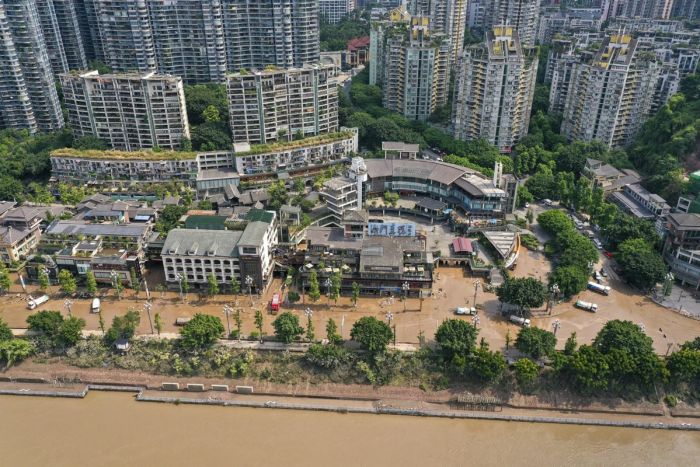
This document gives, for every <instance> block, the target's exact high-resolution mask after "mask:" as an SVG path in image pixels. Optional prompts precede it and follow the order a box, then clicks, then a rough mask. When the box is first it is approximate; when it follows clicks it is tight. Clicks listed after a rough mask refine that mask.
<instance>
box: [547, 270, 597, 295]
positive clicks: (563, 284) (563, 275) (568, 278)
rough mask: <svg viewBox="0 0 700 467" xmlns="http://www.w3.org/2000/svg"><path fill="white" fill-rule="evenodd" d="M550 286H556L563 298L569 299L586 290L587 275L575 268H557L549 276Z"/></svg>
mask: <svg viewBox="0 0 700 467" xmlns="http://www.w3.org/2000/svg"><path fill="white" fill-rule="evenodd" d="M549 283H550V284H557V286H558V287H559V290H560V292H561V293H562V294H563V295H564V297H571V296H573V295H576V294H577V293H579V292H580V291H582V290H585V289H586V284H588V274H587V273H586V271H585V270H583V269H581V268H579V267H576V266H559V267H556V268H555V269H554V271H553V272H552V273H551V274H550V276H549Z"/></svg>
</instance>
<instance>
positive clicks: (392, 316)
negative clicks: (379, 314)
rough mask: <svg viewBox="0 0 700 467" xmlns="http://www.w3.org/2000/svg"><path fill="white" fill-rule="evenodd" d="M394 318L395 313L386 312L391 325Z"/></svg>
mask: <svg viewBox="0 0 700 467" xmlns="http://www.w3.org/2000/svg"><path fill="white" fill-rule="evenodd" d="M393 319H394V313H392V312H389V313H387V314H386V320H387V321H388V322H389V326H391V320H393Z"/></svg>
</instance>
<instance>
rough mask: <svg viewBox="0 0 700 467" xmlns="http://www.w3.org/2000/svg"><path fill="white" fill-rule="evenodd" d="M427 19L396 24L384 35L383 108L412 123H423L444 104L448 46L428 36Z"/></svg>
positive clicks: (445, 40) (441, 36)
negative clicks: (407, 24)
mask: <svg viewBox="0 0 700 467" xmlns="http://www.w3.org/2000/svg"><path fill="white" fill-rule="evenodd" d="M431 31H432V30H431V26H430V18H428V17H417V16H414V17H412V18H411V21H410V27H409V28H408V29H407V28H406V26H405V25H404V24H403V23H395V24H394V25H393V26H391V27H390V28H389V29H387V30H386V31H385V33H384V34H383V38H384V40H385V42H384V44H383V46H382V49H383V56H382V57H378V60H382V61H383V63H382V65H381V69H382V73H383V77H382V80H381V83H382V89H383V91H384V92H383V105H384V107H386V108H387V109H390V110H393V111H394V112H399V113H401V114H402V115H403V116H404V117H406V118H408V119H411V120H420V121H425V120H427V119H428V117H429V116H430V115H431V114H432V113H433V112H435V110H437V108H438V107H440V106H442V105H445V103H446V102H447V92H448V84H449V63H450V53H451V48H450V47H451V45H450V40H449V38H448V37H447V36H445V35H444V34H435V35H433V34H432V32H431Z"/></svg>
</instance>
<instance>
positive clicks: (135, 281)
mask: <svg viewBox="0 0 700 467" xmlns="http://www.w3.org/2000/svg"><path fill="white" fill-rule="evenodd" d="M129 280H130V281H131V288H132V289H134V292H135V294H136V295H138V294H139V292H140V291H141V281H140V280H139V278H138V276H137V275H136V269H134V268H131V269H129Z"/></svg>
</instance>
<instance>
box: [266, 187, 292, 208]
mask: <svg viewBox="0 0 700 467" xmlns="http://www.w3.org/2000/svg"><path fill="white" fill-rule="evenodd" d="M267 194H268V197H269V198H268V201H267V205H268V207H270V208H272V209H274V210H275V211H279V210H280V208H281V207H282V205H283V204H286V203H287V201H289V195H288V194H287V187H286V186H285V184H284V181H282V180H280V181H279V182H275V183H272V184H270V186H269V187H268V188H267Z"/></svg>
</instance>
